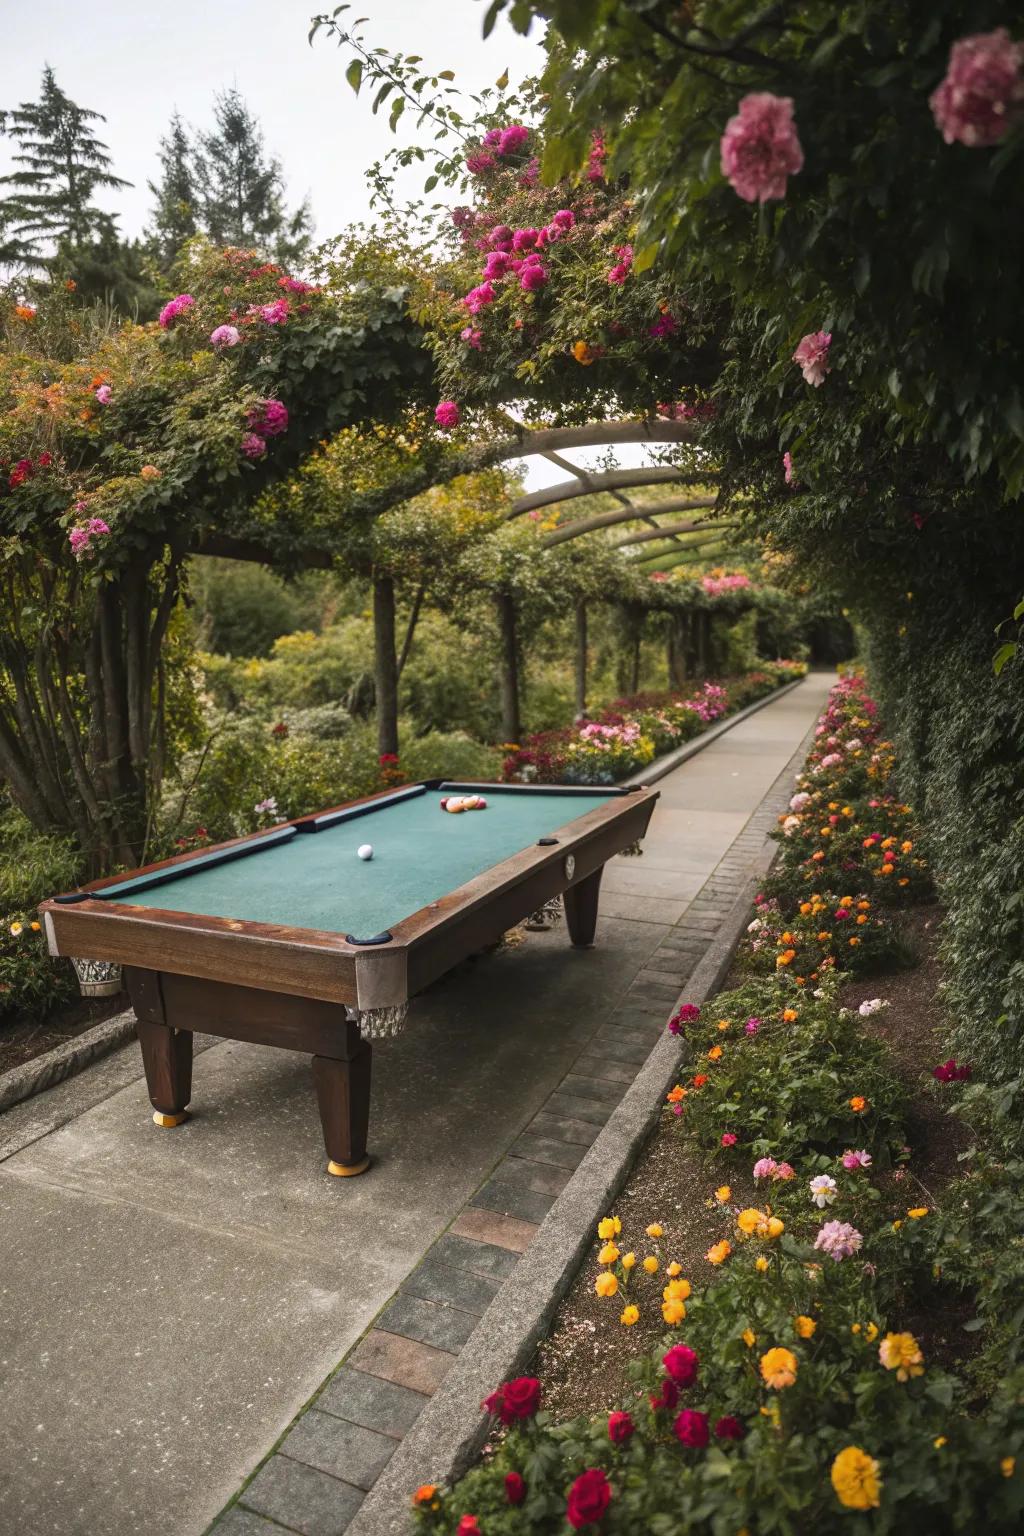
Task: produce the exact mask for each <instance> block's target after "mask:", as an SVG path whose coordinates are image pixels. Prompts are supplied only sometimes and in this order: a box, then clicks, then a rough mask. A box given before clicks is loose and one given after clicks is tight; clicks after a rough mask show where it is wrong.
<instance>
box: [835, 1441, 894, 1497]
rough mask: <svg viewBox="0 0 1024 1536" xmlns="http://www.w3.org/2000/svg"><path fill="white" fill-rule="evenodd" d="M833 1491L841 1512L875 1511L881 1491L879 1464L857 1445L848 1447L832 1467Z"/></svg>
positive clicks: (840, 1453) (841, 1452)
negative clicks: (841, 1508) (844, 1510)
mask: <svg viewBox="0 0 1024 1536" xmlns="http://www.w3.org/2000/svg"><path fill="white" fill-rule="evenodd" d="M832 1487H833V1488H834V1489H835V1491H836V1498H837V1499H838V1500H839V1502H840V1504H841V1505H842V1506H843V1508H844V1509H877V1508H878V1504H879V1498H878V1496H879V1494H880V1493H881V1491H882V1482H881V1479H880V1478H879V1476H878V1462H877V1461H875V1459H874V1457H873V1456H869V1455H868V1454H867V1452H866V1451H862V1450H861V1448H860V1446H859V1445H848V1446H847V1447H846V1449H845V1451H840V1452H839V1455H838V1456H837V1457H836V1459H835V1461H834V1462H833V1463H832Z"/></svg>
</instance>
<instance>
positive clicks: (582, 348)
mask: <svg viewBox="0 0 1024 1536" xmlns="http://www.w3.org/2000/svg"><path fill="white" fill-rule="evenodd" d="M572 355H573V357H574V358H575V359H576V361H577V362H578V363H582V364H583V367H584V368H589V367H590V364H591V363H593V362H596V361H597V356H596V353H595V352H594V349H593V348H592V347H591V346H590V345H589V343H588V342H585V341H574V342H573V344H572Z"/></svg>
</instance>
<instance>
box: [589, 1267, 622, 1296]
mask: <svg viewBox="0 0 1024 1536" xmlns="http://www.w3.org/2000/svg"><path fill="white" fill-rule="evenodd" d="M618 1288H619V1282H618V1279H617V1277H616V1276H615V1275H613V1274H612V1272H611V1270H610V1269H605V1270H602V1271H601V1273H600V1274H599V1275H598V1277H597V1279H596V1280H595V1281H594V1290H595V1291H596V1292H597V1294H598V1295H599V1296H614V1295H615V1293H616V1291H617V1290H618Z"/></svg>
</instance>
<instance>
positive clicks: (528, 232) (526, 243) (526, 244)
mask: <svg viewBox="0 0 1024 1536" xmlns="http://www.w3.org/2000/svg"><path fill="white" fill-rule="evenodd" d="M539 237H540V230H539V229H517V230H516V232H515V234H514V235H513V236H512V249H513V250H514V251H532V250H533V248H534V246H535V245H536V244H537V240H538V239H539Z"/></svg>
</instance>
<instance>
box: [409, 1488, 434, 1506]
mask: <svg viewBox="0 0 1024 1536" xmlns="http://www.w3.org/2000/svg"><path fill="white" fill-rule="evenodd" d="M436 1493H437V1484H436V1483H421V1484H420V1486H419V1487H418V1488H417V1489H416V1492H415V1493H414V1494H413V1496H412V1501H413V1503H414V1504H429V1503H430V1501H431V1499H432V1498H433V1497H434V1495H435V1494H436Z"/></svg>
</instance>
